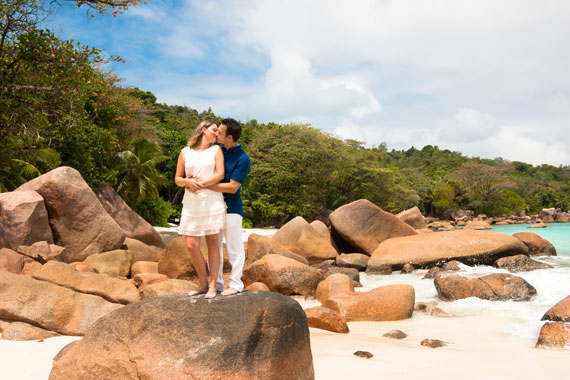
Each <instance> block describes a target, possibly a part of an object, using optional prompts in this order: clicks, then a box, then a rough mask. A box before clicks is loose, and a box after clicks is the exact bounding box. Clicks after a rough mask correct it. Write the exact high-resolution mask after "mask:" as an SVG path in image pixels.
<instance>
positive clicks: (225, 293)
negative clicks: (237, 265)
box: [222, 288, 239, 296]
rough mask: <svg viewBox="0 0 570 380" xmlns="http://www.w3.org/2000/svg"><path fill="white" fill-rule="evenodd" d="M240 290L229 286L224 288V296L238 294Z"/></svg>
mask: <svg viewBox="0 0 570 380" xmlns="http://www.w3.org/2000/svg"><path fill="white" fill-rule="evenodd" d="M238 293H239V292H238V291H237V290H235V289H234V288H227V289H226V290H224V291H223V292H222V295H223V296H232V295H234V294H238Z"/></svg>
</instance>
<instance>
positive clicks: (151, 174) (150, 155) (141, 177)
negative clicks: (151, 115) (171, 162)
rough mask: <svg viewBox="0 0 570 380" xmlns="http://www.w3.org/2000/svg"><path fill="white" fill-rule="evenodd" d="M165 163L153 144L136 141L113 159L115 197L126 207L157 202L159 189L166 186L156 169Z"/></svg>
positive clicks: (163, 178)
mask: <svg viewBox="0 0 570 380" xmlns="http://www.w3.org/2000/svg"><path fill="white" fill-rule="evenodd" d="M165 159H166V157H165V156H163V155H161V153H160V150H159V148H158V146H156V144H154V143H153V142H150V141H148V140H147V139H146V138H144V137H138V138H136V139H135V140H134V141H133V143H132V148H131V149H129V150H124V151H121V152H119V153H117V154H116V155H115V167H114V169H115V170H116V172H117V193H118V194H119V195H120V196H121V197H122V198H123V199H124V200H125V201H126V202H127V203H128V204H129V205H138V204H139V203H141V202H143V200H144V199H146V200H156V199H157V198H158V191H159V189H160V188H161V187H164V186H166V185H167V184H168V180H167V179H166V177H165V176H164V175H163V174H162V173H160V172H159V171H158V170H157V169H156V166H157V164H159V163H161V162H162V161H164V160H165Z"/></svg>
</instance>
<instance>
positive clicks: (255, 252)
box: [245, 234, 309, 266]
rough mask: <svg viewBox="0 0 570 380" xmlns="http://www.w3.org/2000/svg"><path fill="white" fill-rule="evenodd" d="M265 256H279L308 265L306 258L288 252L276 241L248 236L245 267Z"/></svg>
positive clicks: (259, 236)
mask: <svg viewBox="0 0 570 380" xmlns="http://www.w3.org/2000/svg"><path fill="white" fill-rule="evenodd" d="M265 255H281V256H284V257H288V258H290V259H293V260H296V261H298V262H300V263H303V264H305V265H309V262H308V261H307V259H306V258H304V257H303V256H301V255H298V254H296V253H294V252H292V251H290V250H288V249H287V248H285V247H283V246H282V245H281V244H280V243H279V242H277V241H276V240H273V239H272V238H270V237H267V236H262V235H258V234H251V235H249V236H248V238H247V257H246V259H245V265H246V266H248V265H250V264H253V263H254V262H255V261H257V260H259V259H261V258H262V257H263V256H265Z"/></svg>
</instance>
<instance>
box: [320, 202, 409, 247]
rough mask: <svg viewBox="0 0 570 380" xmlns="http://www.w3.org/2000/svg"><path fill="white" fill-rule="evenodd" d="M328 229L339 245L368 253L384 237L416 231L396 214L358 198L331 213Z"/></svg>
mask: <svg viewBox="0 0 570 380" xmlns="http://www.w3.org/2000/svg"><path fill="white" fill-rule="evenodd" d="M330 222H331V231H332V232H333V238H334V239H335V241H337V240H340V242H337V243H338V244H339V246H343V245H344V246H349V247H354V248H355V249H354V250H345V252H347V251H348V252H361V253H365V254H367V255H371V254H372V252H374V250H375V249H376V248H377V247H378V245H379V244H380V243H381V242H383V241H384V240H386V239H389V238H394V237H399V236H410V235H415V234H416V231H415V230H414V229H413V228H412V227H411V226H409V225H408V224H406V223H405V222H403V221H402V220H400V219H399V218H398V217H396V216H394V215H392V214H390V213H389V212H386V211H384V210H382V209H381V208H380V207H378V206H376V205H375V204H373V203H372V202H370V201H367V200H365V199H361V200H358V201H355V202H352V203H349V204H346V205H344V206H342V207H339V208H338V209H336V210H335V211H334V212H333V213H331V214H330Z"/></svg>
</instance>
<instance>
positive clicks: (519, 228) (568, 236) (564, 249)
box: [491, 223, 570, 256]
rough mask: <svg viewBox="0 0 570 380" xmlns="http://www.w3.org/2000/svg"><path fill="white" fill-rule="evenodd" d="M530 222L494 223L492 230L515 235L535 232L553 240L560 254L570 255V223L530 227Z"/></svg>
mask: <svg viewBox="0 0 570 380" xmlns="http://www.w3.org/2000/svg"><path fill="white" fill-rule="evenodd" d="M528 226H529V224H506V225H501V226H496V225H493V226H492V228H491V231H495V232H499V233H501V234H506V235H513V234H516V233H517V232H533V233H535V234H537V235H539V236H540V237H541V238H543V239H546V240H548V241H549V242H551V243H552V244H553V245H554V247H555V248H556V251H557V253H558V255H560V256H570V223H548V224H547V227H546V228H528Z"/></svg>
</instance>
